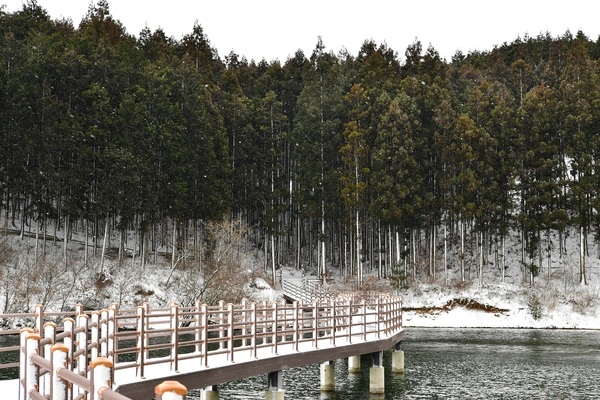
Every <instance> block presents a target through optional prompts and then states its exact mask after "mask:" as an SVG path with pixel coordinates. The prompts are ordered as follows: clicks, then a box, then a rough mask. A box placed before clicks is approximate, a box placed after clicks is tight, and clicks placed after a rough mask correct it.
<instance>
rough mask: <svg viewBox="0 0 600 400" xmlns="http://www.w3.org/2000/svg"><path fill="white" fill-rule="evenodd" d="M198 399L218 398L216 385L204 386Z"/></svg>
mask: <svg viewBox="0 0 600 400" xmlns="http://www.w3.org/2000/svg"><path fill="white" fill-rule="evenodd" d="M200 400H219V389H218V388H217V385H213V386H208V387H205V388H204V389H203V390H202V392H201V393H200Z"/></svg>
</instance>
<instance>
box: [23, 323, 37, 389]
mask: <svg viewBox="0 0 600 400" xmlns="http://www.w3.org/2000/svg"><path fill="white" fill-rule="evenodd" d="M26 342H27V343H26V346H25V347H26V349H27V360H26V363H27V364H26V366H25V396H26V397H25V398H29V396H30V394H31V393H32V392H35V391H37V390H38V388H39V367H38V366H37V365H35V364H34V363H33V361H31V356H32V355H33V354H38V353H39V346H40V335H39V334H37V333H30V334H28V335H27V339H26Z"/></svg>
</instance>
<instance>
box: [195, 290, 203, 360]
mask: <svg viewBox="0 0 600 400" xmlns="http://www.w3.org/2000/svg"><path fill="white" fill-rule="evenodd" d="M195 309H196V312H195V314H194V318H195V322H196V330H195V332H194V339H195V340H196V345H195V349H196V352H198V353H202V330H203V329H205V328H204V325H203V322H202V304H201V303H200V300H196V303H195Z"/></svg>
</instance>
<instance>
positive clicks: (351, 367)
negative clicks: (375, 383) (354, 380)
mask: <svg viewBox="0 0 600 400" xmlns="http://www.w3.org/2000/svg"><path fill="white" fill-rule="evenodd" d="M348 372H350V373H351V374H357V373H359V372H360V356H352V357H348Z"/></svg>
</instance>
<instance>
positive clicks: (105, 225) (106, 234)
mask: <svg viewBox="0 0 600 400" xmlns="http://www.w3.org/2000/svg"><path fill="white" fill-rule="evenodd" d="M105 218H106V222H105V223H104V239H103V240H102V253H101V254H102V255H101V256H100V274H103V273H104V257H105V255H106V243H107V241H108V226H109V225H108V223H109V218H108V216H106V217H105Z"/></svg>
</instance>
